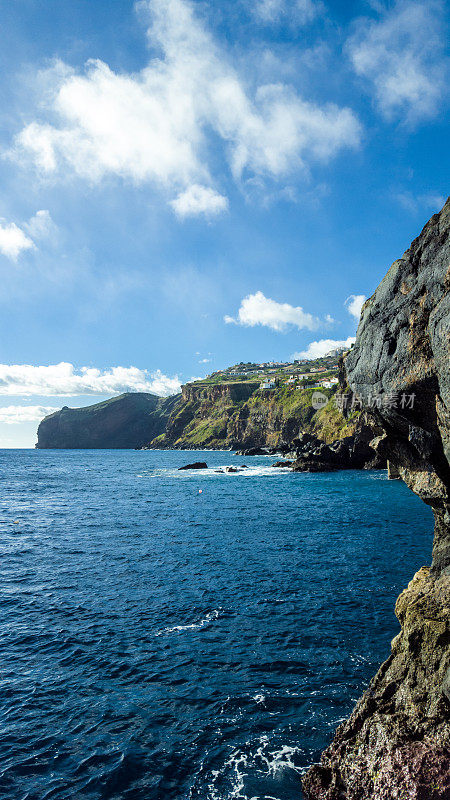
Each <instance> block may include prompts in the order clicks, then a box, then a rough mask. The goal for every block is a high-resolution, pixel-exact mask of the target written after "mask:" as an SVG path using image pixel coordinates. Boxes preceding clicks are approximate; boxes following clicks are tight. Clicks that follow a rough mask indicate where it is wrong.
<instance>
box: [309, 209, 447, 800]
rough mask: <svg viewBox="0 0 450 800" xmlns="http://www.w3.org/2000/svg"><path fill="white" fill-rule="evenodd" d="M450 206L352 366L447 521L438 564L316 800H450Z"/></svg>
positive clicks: (423, 576)
mask: <svg viewBox="0 0 450 800" xmlns="http://www.w3.org/2000/svg"><path fill="white" fill-rule="evenodd" d="M449 230H450V199H449V200H448V201H447V203H446V204H445V206H444V208H443V209H442V211H441V212H440V214H436V215H434V216H433V217H432V218H431V220H430V221H429V222H428V223H427V225H426V226H425V228H424V229H423V231H422V233H421V235H420V236H419V237H418V238H417V239H415V240H414V242H413V243H412V245H411V247H410V248H409V250H407V251H406V252H405V253H404V255H403V256H402V258H401V259H399V260H398V261H395V262H394V264H393V265H392V266H391V268H390V270H389V272H388V273H387V275H386V277H385V278H384V279H383V281H382V282H381V284H380V286H379V287H378V289H377V290H376V292H375V294H374V295H373V296H372V297H371V298H370V299H369V300H368V301H367V302H366V304H365V306H364V308H363V311H362V317H361V322H360V325H359V328H358V334H357V339H356V344H355V346H354V348H353V350H352V351H351V352H350V353H349V355H348V356H347V359H346V372H347V379H348V383H349V386H350V388H351V389H352V390H353V392H355V393H357V394H358V395H359V396H360V398H361V401H362V404H363V407H364V408H366V409H367V410H368V411H369V413H371V414H372V416H373V417H374V418H375V419H376V422H377V423H378V424H381V426H382V428H383V430H384V433H383V434H382V435H381V436H379V437H378V438H377V441H376V445H377V448H378V451H379V452H381V453H383V454H384V455H386V456H387V458H388V459H389V460H390V462H391V463H392V464H394V466H396V467H397V468H398V470H399V473H400V475H401V477H402V478H403V480H404V481H405V482H406V483H407V485H408V486H409V487H410V488H411V489H412V490H413V491H414V492H415V493H416V494H418V495H419V497H421V498H422V499H423V500H424V501H425V502H426V503H428V504H429V505H430V506H431V507H432V509H433V512H434V516H435V523H436V524H435V535H434V546H433V562H432V566H431V568H428V567H422V569H420V570H419V572H417V574H416V575H415V576H414V578H413V579H412V581H411V583H410V584H409V586H408V588H407V589H405V590H404V592H403V593H402V594H401V595H400V597H399V598H398V600H397V604H396V609H395V611H396V614H397V617H398V619H399V621H400V624H401V632H400V633H399V634H398V636H396V637H395V639H394V640H393V642H392V652H391V655H390V657H389V659H388V660H387V661H386V662H385V664H383V666H382V667H381V669H380V670H379V672H378V674H377V675H376V676H375V678H374V679H373V680H372V682H371V684H370V686H369V688H368V690H367V691H366V693H365V694H364V695H363V697H362V698H361V700H360V701H359V702H358V704H357V705H356V707H355V709H354V711H353V713H352V716H351V717H350V719H349V720H348V721H347V722H345V723H344V724H343V725H341V726H340V728H338V731H337V733H336V736H335V739H334V741H333V742H332V744H331V745H330V747H329V748H328V749H327V750H326V751H325V752H324V753H323V755H322V759H321V763H320V765H316V766H314V767H312V769H311V770H310V771H309V773H307V775H306V776H305V778H304V782H303V785H304V790H305V793H306V796H307V797H308V798H310V800H338V798H339V800H345V799H347V800H369V798H370V799H371V800H372V799H373V800H392V798H399V799H400V798H401V799H403V798H405V800H406V798H407V799H408V800H443V799H444V798H450V291H449V290H450V240H449Z"/></svg>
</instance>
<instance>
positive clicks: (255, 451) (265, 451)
mask: <svg viewBox="0 0 450 800" xmlns="http://www.w3.org/2000/svg"><path fill="white" fill-rule="evenodd" d="M236 455H239V456H269V455H270V450H269V448H268V447H248V448H247V449H246V450H238V451H237V453H236Z"/></svg>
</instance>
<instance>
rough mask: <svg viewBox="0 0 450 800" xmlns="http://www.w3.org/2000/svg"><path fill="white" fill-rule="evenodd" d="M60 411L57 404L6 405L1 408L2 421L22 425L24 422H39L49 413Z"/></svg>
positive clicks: (0, 418)
mask: <svg viewBox="0 0 450 800" xmlns="http://www.w3.org/2000/svg"><path fill="white" fill-rule="evenodd" d="M54 411H59V408H55V406H4V407H3V408H0V423H1V422H3V423H5V424H6V425H20V424H21V423H23V422H39V421H40V420H41V419H43V418H44V417H46V416H47V415H48V414H53V412H54Z"/></svg>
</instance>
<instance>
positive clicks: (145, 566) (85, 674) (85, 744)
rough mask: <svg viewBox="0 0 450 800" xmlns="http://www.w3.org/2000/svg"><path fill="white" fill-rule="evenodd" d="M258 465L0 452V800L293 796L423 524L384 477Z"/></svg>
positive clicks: (418, 560)
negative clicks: (233, 469) (232, 468)
mask: <svg viewBox="0 0 450 800" xmlns="http://www.w3.org/2000/svg"><path fill="white" fill-rule="evenodd" d="M192 460H205V461H207V463H208V465H210V467H211V469H208V470H207V471H204V472H197V473H192V472H179V471H178V470H177V467H178V466H180V465H182V464H186V463H188V462H189V461H192ZM273 460H274V459H273V457H272V458H267V457H256V458H255V457H253V458H251V457H247V458H246V459H244V458H243V457H242V456H234V455H232V454H230V453H228V452H215V453H212V452H208V453H200V452H195V453H187V452H167V451H166V452H158V451H136V452H135V451H124V450H122V451H32V450H22V451H20V450H18V451H13V450H2V451H0V476H1V487H2V491H1V494H0V552H1V561H0V564H1V582H0V647H1V654H0V715H1V716H0V753H1V757H0V798H2V800H3V798H4V799H5V800H50V798H52V800H66V799H67V800H69V799H70V800H76V799H77V798H93V799H94V798H95V800H100V798H102V799H104V798H107V799H108V800H172V799H173V800H188V799H189V800H232V799H234V800H244V799H245V800H250V798H251V799H252V800H256V799H258V800H263V799H264V800H269V798H270V800H272V799H274V800H294V798H299V797H301V793H300V791H301V790H300V779H301V774H302V772H303V771H304V770H305V769H306V768H307V767H308V766H309V765H310V764H311V763H312V762H313V761H315V760H316V759H317V758H318V756H319V754H320V751H321V750H322V748H323V747H324V746H326V744H327V743H328V742H329V741H330V739H331V737H332V735H333V731H334V729H335V728H336V725H337V724H338V723H339V722H340V721H341V720H342V719H344V718H345V717H346V716H347V715H348V714H349V712H350V711H351V709H352V706H353V704H354V702H355V700H356V699H357V697H358V696H359V695H360V693H361V692H362V690H363V689H364V687H365V686H366V685H367V683H368V681H369V679H370V678H371V676H372V675H373V674H374V672H375V670H376V669H377V667H378V666H379V664H380V663H381V661H383V660H384V659H385V658H386V657H387V655H388V653H389V644H390V640H391V638H392V637H393V636H395V634H396V633H397V632H398V629H399V628H398V623H397V621H396V619H395V617H394V614H393V606H394V602H395V598H396V597H397V595H398V593H399V591H400V590H401V589H402V588H403V587H404V586H405V585H406V583H407V582H408V580H410V579H411V577H412V575H413V573H414V572H415V571H416V570H417V569H418V568H419V567H420V566H422V564H426V563H429V560H430V552H431V544H432V527H433V526H432V515H431V512H430V510H429V509H428V508H427V507H426V506H425V505H424V504H423V503H422V502H421V501H420V500H418V499H417V498H416V497H414V495H412V494H411V493H410V492H409V490H408V489H407V488H406V487H405V486H404V485H403V484H402V483H401V482H399V481H388V480H387V476H386V473H385V472H383V471H374V472H356V471H351V472H338V473H331V474H316V475H309V474H293V473H290V472H287V471H285V470H276V469H274V468H271V466H270V465H271V463H272V461H273ZM244 462H246V463H247V464H248V465H249V469H248V471H245V472H243V473H239V474H219V473H216V472H215V471H214V470H215V469H218V468H219V467H220V466H222V467H223V466H224V465H227V464H242V463H244ZM200 490H201V491H200Z"/></svg>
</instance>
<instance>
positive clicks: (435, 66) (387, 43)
mask: <svg viewBox="0 0 450 800" xmlns="http://www.w3.org/2000/svg"><path fill="white" fill-rule="evenodd" d="M376 7H377V9H380V13H379V17H378V19H376V20H374V19H369V18H367V17H365V18H362V19H360V20H358V21H357V23H356V26H355V32H354V34H353V36H352V37H351V38H350V40H349V42H348V45H347V49H348V53H349V56H350V59H351V61H352V64H353V67H354V69H355V71H356V73H357V74H358V75H360V76H362V77H363V78H366V79H367V80H368V81H369V83H370V84H371V86H372V90H373V92H374V95H375V101H376V103H377V105H378V107H379V109H380V111H381V112H382V114H383V115H384V116H385V117H387V118H392V117H395V116H396V117H399V118H401V119H405V120H407V121H408V122H414V121H416V120H419V119H421V118H424V117H429V116H432V115H433V114H435V113H437V112H438V111H439V104H440V100H441V97H442V94H443V92H444V90H445V87H446V72H447V61H446V60H445V59H444V57H443V48H444V44H445V35H444V32H445V23H444V19H443V9H444V6H443V3H442V2H441V0H398V2H397V3H395V4H394V5H393V6H391V7H390V8H384V7H381V4H378V5H377V6H376Z"/></svg>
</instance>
